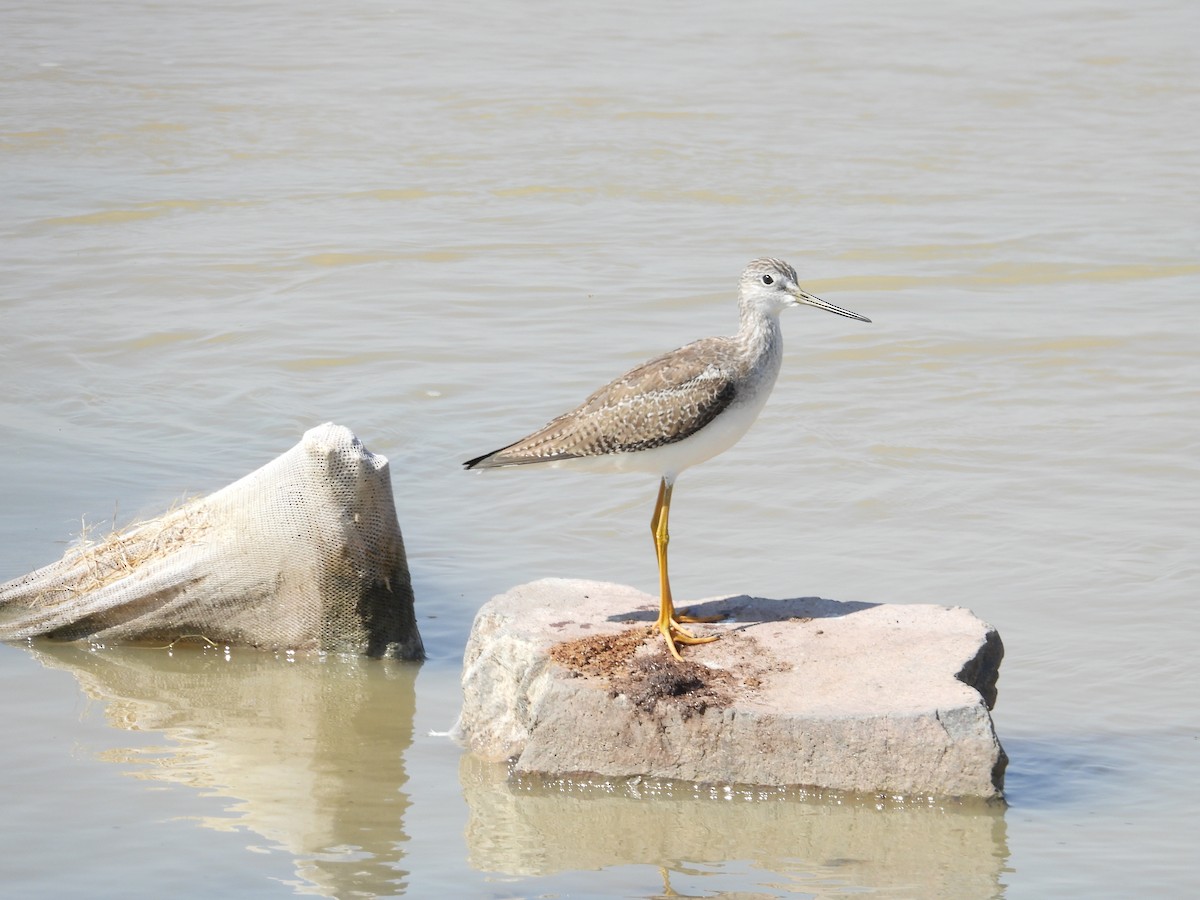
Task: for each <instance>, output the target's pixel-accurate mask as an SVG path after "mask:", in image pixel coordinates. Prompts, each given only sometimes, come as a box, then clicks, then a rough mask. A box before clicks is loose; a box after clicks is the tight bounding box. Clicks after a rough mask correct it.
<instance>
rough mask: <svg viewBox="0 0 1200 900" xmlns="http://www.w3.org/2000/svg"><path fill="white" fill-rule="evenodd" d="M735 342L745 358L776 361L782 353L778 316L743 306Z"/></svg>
mask: <svg viewBox="0 0 1200 900" xmlns="http://www.w3.org/2000/svg"><path fill="white" fill-rule="evenodd" d="M736 340H737V342H738V343H739V344H741V345H742V347H743V348H744V352H745V353H746V355H747V356H752V357H754V358H756V359H758V358H762V359H771V360H778V359H779V357H780V355H781V354H782V353H783V330H782V329H781V328H780V327H779V316H778V315H772V314H771V313H768V312H766V311H764V310H762V309H759V308H757V307H754V306H749V305H747V306H743V307H742V308H741V323H740V325H739V326H738V333H737V338H736Z"/></svg>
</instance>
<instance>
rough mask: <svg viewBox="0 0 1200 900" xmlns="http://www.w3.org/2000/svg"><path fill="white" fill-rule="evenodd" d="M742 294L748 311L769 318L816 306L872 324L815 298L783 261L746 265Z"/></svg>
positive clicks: (856, 314) (760, 260)
mask: <svg viewBox="0 0 1200 900" xmlns="http://www.w3.org/2000/svg"><path fill="white" fill-rule="evenodd" d="M738 294H739V297H740V302H741V305H742V307H743V308H744V309H746V308H749V309H751V310H755V311H758V312H763V313H766V314H767V315H771V316H777V315H779V314H780V313H781V312H783V310H785V309H787V308H788V307H789V306H815V307H816V308H817V309H823V310H825V311H826V312H831V313H837V314H838V315H839V316H846V317H847V318H851V319H858V320H859V321H860V322H870V321H871V320H870V319H868V318H867V317H866V316H860V315H859V314H858V313H856V312H851V311H850V310H848V309H842V308H841V307H840V306H834V305H833V304H832V303H828V302H826V301H824V300H822V299H821V298H820V297H814V296H813V295H812V294H810V293H808V292H806V291H804V290H803V289H802V288H801V287H800V285H799V284H797V282H796V270H795V269H793V268H792V267H791V266H790V265H788V264H787V263H785V262H784V261H783V260H782V259H772V258H770V257H763V258H761V259H756V260H754V261H753V262H752V263H750V265H748V266H746V271H744V272H742V280H741V282H740V283H739V284H738Z"/></svg>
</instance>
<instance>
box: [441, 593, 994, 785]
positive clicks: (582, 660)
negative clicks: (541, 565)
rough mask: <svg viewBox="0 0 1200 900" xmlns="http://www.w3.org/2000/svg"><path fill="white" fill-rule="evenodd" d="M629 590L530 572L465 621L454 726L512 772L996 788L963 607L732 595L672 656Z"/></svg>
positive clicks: (987, 718) (976, 644)
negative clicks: (701, 639)
mask: <svg viewBox="0 0 1200 900" xmlns="http://www.w3.org/2000/svg"><path fill="white" fill-rule="evenodd" d="M657 606H658V601H657V600H656V599H655V598H652V597H649V596H647V595H646V594H643V593H641V592H640V591H637V590H635V589H633V588H629V587H625V586H623V585H616V584H603V583H599V582H592V581H578V580H564V579H543V580H541V581H537V582H533V583H532V584H525V585H521V586H519V587H516V588H513V589H512V590H510V591H508V592H507V593H505V594H502V595H500V596H498V597H494V598H493V599H492V600H490V601H488V603H486V604H485V605H484V606H483V607H482V608H481V609H480V611H479V614H478V615H477V616H476V618H475V624H474V626H473V628H472V630H471V638H470V641H469V642H468V644H467V648H466V653H465V657H464V671H463V711H462V716H461V718H460V720H459V725H458V728H457V730H456V736H458V737H459V738H461V739H462V740H463V741H464V742H465V743H466V744H467V746H468V747H469V748H470V749H471V750H473V751H474V752H476V753H478V754H479V755H480V756H482V757H484V758H485V759H492V760H503V759H510V758H511V759H515V771H516V772H518V773H527V774H530V773H540V774H543V775H559V774H571V773H578V772H591V773H596V774H600V775H606V776H611V777H631V776H635V775H645V776H650V777H656V778H673V779H677V780H681V781H698V782H706V783H716V784H729V783H733V784H752V785H791V786H808V787H817V788H824V789H830V788H833V789H838V790H844V791H855V792H860V793H874V792H876V791H879V792H884V793H888V794H904V795H906V796H909V797H913V796H942V797H981V798H989V799H995V798H998V797H999V796H1000V792H1001V788H1002V785H1003V778H1004V767H1005V764H1006V762H1007V758H1006V757H1005V755H1004V751H1003V750H1002V749H1001V747H1000V743H999V741H998V740H997V739H996V733H995V730H994V728H993V726H992V719H991V715H990V714H989V712H988V708H989V706H990V705H991V703H993V702H994V701H995V698H996V678H997V674H998V672H999V667H1000V660H1001V658H1002V657H1003V655H1004V650H1003V646H1002V645H1001V643H1000V638H999V635H997V634H996V632H995V630H994V629H992V628H991V627H990V626H988V625H987V624H985V623H984V622H981V621H980V620H979V619H977V618H976V617H975V616H973V615H972V614H971V613H970V611H968V610H965V609H961V608H955V609H950V608H947V607H942V606H931V605H904V606H893V605H886V604H872V603H838V602H835V601H833V600H823V599H820V598H816V597H807V598H801V599H793V600H762V599H757V598H751V597H731V598H727V599H721V600H713V601H708V602H703V603H700V604H699V605H698V606H693V607H692V611H693V612H695V613H698V614H700V615H712V614H717V615H719V616H721V617H722V618H721V621H719V622H717V623H716V624H713V625H708V626H697V628H702V629H703V630H704V631H705V633H706V634H707V633H713V634H721V635H722V637H721V639H720V640H718V641H716V642H715V643H707V644H700V645H697V646H689V647H687V648H686V650H685V653H684V655H685V661H684V662H682V663H681V662H677V661H674V660H672V659H671V658H670V657H669V656H667V654H666V653H665V651H664V649H663V646H662V640H661V638H659V637H657V636H654V637H651V635H652V634H654V632H653V629H651V628H650V627H648V624H647V623H648V622H652V621H653V619H654V617H655V616H656V614H657Z"/></svg>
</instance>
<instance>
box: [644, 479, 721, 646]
mask: <svg viewBox="0 0 1200 900" xmlns="http://www.w3.org/2000/svg"><path fill="white" fill-rule="evenodd" d="M674 487H675V485H674V483H673V482H669V481H667V479H666V478H663V480H662V482H661V483H660V484H659V486H658V502H657V503H655V505H654V516H653V517H652V518H651V519H650V533H651V535H653V536H654V553H655V555H656V556H657V557H658V586H659V589H660V591H661V594H662V604H661V606H660V607H659V611H658V621H657V622H655V623H654V627H655V628H657V629H658V630H659V631H660V632H661V633H662V636H663V639H664V640H666V642H667V649H668V650H670V651H671V655H672V656H674V657H675V658H676V659H678V660H680V661H682V659H683V657H682V656H680V655H679V648H678V647H676V642H678V643H680V644H707V643H708V642H709V641H715V640H716V639H717V636H716V635H712V636H710V637H696V635H694V634H692V633H691V632H690V631H688V630H687V629H686V628H684V627H683V626H682V625H680V624H679V619H678V618H676V616H675V603H674V601H673V600H672V599H671V580H670V578H669V577H668V575H667V544H668V543H670V541H671V535H670V534H669V533H668V531H667V520H668V518H669V517H670V514H671V491H672V490H674ZM690 621H698V620H695V619H692V620H690Z"/></svg>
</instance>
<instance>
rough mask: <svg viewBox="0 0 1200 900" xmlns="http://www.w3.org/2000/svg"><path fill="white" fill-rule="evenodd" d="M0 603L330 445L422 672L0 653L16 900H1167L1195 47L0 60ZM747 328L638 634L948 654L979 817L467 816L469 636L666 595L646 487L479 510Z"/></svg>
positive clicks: (40, 28) (21, 44)
mask: <svg viewBox="0 0 1200 900" xmlns="http://www.w3.org/2000/svg"><path fill="white" fill-rule="evenodd" d="M3 21H4V34H5V53H4V54H3V61H2V62H0V78H2V79H3V81H2V88H0V91H2V96H3V99H4V103H3V104H2V105H0V154H2V155H0V160H2V166H0V189H2V196H3V198H4V202H3V204H2V207H0V233H2V235H3V241H2V242H0V272H3V276H2V277H0V331H2V333H3V336H4V352H3V354H2V355H0V383H2V384H4V385H5V387H6V390H5V392H4V394H3V397H2V398H0V429H2V436H3V440H2V441H0V473H2V474H0V498H2V500H3V503H2V505H0V517H2V522H3V525H2V528H3V530H2V533H3V535H4V540H3V541H2V542H0V579H2V578H8V577H15V576H17V575H20V574H23V573H24V572H26V571H28V570H30V569H32V568H34V567H36V566H38V565H41V564H43V563H45V562H48V561H50V560H51V559H53V558H55V557H57V556H58V555H59V554H61V552H62V550H63V548H64V544H65V543H66V542H68V541H69V540H71V539H72V538H73V536H74V535H77V534H78V533H79V531H80V529H81V527H83V526H84V525H87V526H89V527H92V528H101V529H104V528H107V527H108V524H109V523H110V522H111V520H112V519H113V518H114V517H115V518H116V520H117V521H118V522H122V523H123V522H126V521H128V520H130V519H132V518H135V517H138V516H145V515H154V514H156V513H158V512H161V511H162V510H164V509H165V508H167V507H168V506H169V505H170V504H171V503H172V502H174V501H175V500H177V499H178V498H180V497H182V496H185V495H189V494H194V493H198V492H203V491H208V490H213V489H215V488H218V487H221V486H223V485H224V484H226V483H228V482H229V481H232V480H234V479H235V478H237V477H240V476H241V475H242V474H244V473H246V472H248V471H250V470H251V469H253V468H255V467H257V466H259V465H261V464H263V463H264V462H266V461H268V460H269V459H271V458H272V457H274V456H275V455H277V454H278V453H280V452H282V451H283V450H285V449H287V448H288V447H289V446H291V445H292V444H293V443H294V442H295V441H296V440H297V439H298V437H299V435H300V434H301V432H302V431H303V430H305V429H306V428H308V427H310V426H311V425H314V424H317V423H320V422H322V421H326V420H332V421H335V422H338V423H339V424H343V425H346V426H348V427H350V428H352V429H353V430H354V431H355V432H356V433H357V434H359V435H360V437H362V439H363V440H364V441H365V443H366V444H367V446H368V447H369V448H370V449H371V450H372V451H374V452H378V453H382V454H384V455H386V456H388V457H389V458H390V459H391V461H392V466H393V470H392V477H393V483H394V485H395V488H396V494H397V498H396V499H397V507H398V510H399V513H400V519H401V523H402V525H403V527H404V531H405V538H406V541H407V544H408V550H409V559H410V564H411V566H412V570H413V578H414V583H415V588H416V591H417V598H418V617H419V622H420V626H421V629H422V634H423V636H424V639H425V644H426V647H427V649H428V650H429V652H430V661H429V662H427V663H426V664H424V665H423V666H420V667H417V666H411V665H398V664H386V663H372V662H365V661H358V660H342V659H326V660H310V659H303V658H290V659H289V658H287V657H280V658H276V657H274V656H259V655H256V654H249V653H247V652H245V651H234V652H233V653H231V654H230V655H229V658H228V659H226V656H225V654H223V653H218V652H214V651H203V652H201V651H190V652H184V651H183V650H182V649H181V650H178V651H176V652H174V653H173V654H169V653H168V652H167V651H147V650H131V649H116V648H106V649H104V650H103V651H100V652H91V651H88V650H86V649H83V650H81V649H79V648H60V647H47V646H42V645H38V646H35V647H32V648H27V647H24V646H5V647H0V678H2V679H3V690H2V691H0V698H2V699H0V716H2V717H3V721H4V723H5V733H6V735H7V739H6V740H5V741H4V742H3V749H0V772H3V773H4V774H3V785H4V797H5V804H6V815H5V816H4V817H3V819H4V825H3V827H4V846H5V848H6V852H5V854H4V855H3V857H0V885H3V887H0V893H7V894H9V895H11V896H21V897H32V896H47V897H50V896H53V897H72V896H115V895H120V896H123V897H138V896H160V895H162V894H164V893H167V892H172V893H174V894H176V895H179V896H198V895H200V894H202V893H203V894H209V893H211V892H213V891H216V892H218V893H220V894H222V895H224V896H255V897H262V896H284V895H288V894H293V893H302V894H304V893H307V894H314V895H321V894H325V895H328V896H338V897H343V896H361V895H371V894H376V895H399V894H408V895H410V896H437V895H443V894H449V895H454V896H478V897H554V896H570V897H613V896H620V897H652V896H662V895H663V894H664V893H665V892H667V891H669V890H674V891H677V892H678V893H680V894H683V895H694V896H729V897H776V896H792V895H800V896H835V895H841V894H849V893H861V892H865V891H874V892H877V893H879V894H882V895H884V896H896V897H929V896H945V897H995V896H1005V897H1045V896H1085V895H1086V896H1095V897H1105V896H1110V897H1125V896H1130V895H1147V894H1150V895H1182V894H1185V893H1190V892H1194V891H1195V889H1196V887H1197V879H1196V876H1195V874H1194V866H1193V865H1192V864H1191V863H1190V862H1189V861H1190V860H1191V857H1192V854H1193V848H1192V846H1191V843H1190V841H1189V840H1188V839H1187V838H1186V837H1185V835H1189V834H1190V833H1191V827H1190V826H1191V820H1192V813H1193V810H1194V809H1195V807H1196V804H1197V802H1198V801H1200V789H1198V788H1197V785H1196V780H1195V777H1194V769H1195V762H1196V753H1197V730H1196V720H1197V715H1196V713H1197V708H1196V701H1195V697H1196V695H1197V688H1200V684H1198V679H1197V676H1196V671H1195V667H1194V665H1192V663H1191V658H1192V642H1193V636H1194V635H1195V634H1196V632H1197V626H1200V621H1198V613H1197V605H1196V604H1195V602H1194V599H1195V595H1196V588H1197V585H1198V584H1200V565H1198V564H1197V562H1196V554H1195V548H1196V546H1197V537H1198V536H1200V535H1198V534H1197V525H1196V523H1197V516H1196V500H1195V494H1196V490H1195V488H1196V484H1197V475H1198V474H1200V464H1198V462H1197V459H1198V458H1200V455H1198V453H1197V449H1198V448H1200V416H1198V415H1197V413H1198V412H1200V402H1198V401H1200V390H1198V389H1197V387H1196V385H1197V384H1200V354H1197V352H1196V347H1197V346H1200V343H1198V339H1200V324H1198V322H1197V317H1196V313H1195V302H1196V299H1197V293H1198V288H1200V261H1198V254H1197V249H1198V247H1197V245H1198V240H1197V238H1198V237H1200V226H1198V217H1197V213H1196V210H1197V209H1200V196H1198V194H1200V188H1198V187H1197V186H1198V185H1200V161H1198V160H1197V154H1196V150H1195V148H1196V146H1197V145H1200V124H1198V123H1200V91H1198V88H1197V85H1198V84H1200V62H1198V60H1197V54H1196V52H1195V48H1194V35H1195V34H1196V33H1197V27H1198V26H1200V13H1198V12H1197V10H1196V9H1195V8H1194V6H1193V5H1191V4H1188V3H1186V2H1183V0H1172V2H1161V3H1154V4H1142V5H1138V6H1137V7H1128V6H1127V5H1118V4H1113V3H1105V2H1100V0H1089V2H1083V0H1080V2H1062V3H1057V4H1053V5H1045V4H1033V3H1017V4H1008V5H1004V6H1001V7H996V6H994V5H993V6H987V7H985V6H974V5H971V6H966V5H962V4H950V3H945V4H942V3H934V2H929V3H921V4H917V5H916V6H913V5H909V7H906V8H905V9H904V10H903V11H900V10H882V9H880V8H878V7H875V6H872V5H867V4H864V5H862V6H855V5H846V4H833V3H828V4H821V3H814V4H807V5H805V6H804V7H803V8H797V7H794V6H791V5H787V4H771V3H755V2H749V3H740V4H737V5H730V6H728V7H717V6H715V5H714V6H713V8H697V7H696V6H695V5H694V4H689V5H683V4H679V5H675V4H659V5H654V6H652V7H645V8H643V7H638V8H636V9H635V8H633V7H630V8H625V9H622V8H618V7H615V6H612V5H599V6H596V5H591V4H582V3H572V4H568V5H566V6H564V5H563V4H556V5H553V6H551V5H549V4H537V3H528V4H523V5H521V6H520V7H519V8H516V7H513V6H510V5H504V4H492V5H479V4H475V5H471V6H466V5H462V6H459V5H454V4H451V5H446V4H443V5H441V6H437V7H430V8H421V9H416V8H407V7H404V6H391V5H385V4H371V3H360V4H354V5H350V6H342V7H338V8H337V9H336V10H334V9H333V8H332V7H327V6H324V5H321V4H312V3H303V2H302V3H287V4H284V3H269V2H253V3H245V4H226V5H221V6H212V5H204V6H200V7H184V6H179V5H166V6H161V5H151V4H143V3H139V2H129V3H56V4H52V5H40V6H32V5H27V6H11V7H8V8H6V9H5V10H4V12H3ZM762 254H773V255H778V256H782V257H784V258H785V259H788V260H789V261H791V262H792V263H793V264H795V265H796V266H797V268H798V269H799V270H800V273H801V281H802V284H803V285H804V286H805V287H806V288H807V289H809V290H811V291H813V292H814V293H817V294H818V295H821V296H824V297H826V298H827V299H829V300H831V301H832V302H835V303H838V304H839V305H842V306H846V307H848V308H851V309H854V310H857V311H859V312H862V313H863V314H865V315H868V316H870V317H871V318H872V319H873V320H874V323H873V324H871V325H863V324H861V323H856V322H852V321H849V320H845V319H840V318H837V317H834V316H829V315H822V314H819V313H816V312H814V311H804V310H799V311H792V312H790V313H788V314H786V315H785V320H784V323H783V326H784V333H785V341H786V347H785V362H784V369H783V373H782V375H781V377H780V381H779V383H778V385H777V387H776V389H775V394H774V396H773V397H772V399H771V402H770V403H769V404H768V406H767V409H766V411H765V412H764V414H763V416H762V418H761V420H760V421H759V423H758V424H757V425H756V426H755V428H754V429H752V430H751V432H750V434H749V435H748V436H747V437H746V438H745V439H744V440H743V442H742V443H741V444H739V445H738V447H737V448H735V449H734V450H732V451H730V452H729V453H728V454H726V455H724V456H722V457H720V458H718V459H715V460H713V461H712V462H710V463H707V464H706V465H704V466H703V467H700V468H698V469H696V470H693V471H689V472H688V473H686V474H685V475H684V476H683V477H682V478H681V479H680V482H679V485H678V487H677V490H676V494H675V502H674V504H673V516H672V526H673V528H672V537H673V541H672V545H671V550H672V574H673V576H674V578H673V580H674V586H675V589H676V593H677V595H678V596H680V597H683V598H700V597H710V596H716V595H721V594H730V593H743V592H746V593H753V594H758V595H762V596H776V597H787V596H796V595H799V594H809V595H810V594H820V595H822V596H826V597H832V598H835V599H838V600H865V601H871V602H879V601H887V602H904V603H907V602H935V603H948V604H961V605H965V606H969V607H970V608H971V609H973V610H974V611H975V612H976V613H977V614H978V615H979V616H981V617H982V618H984V619H986V620H987V621H989V622H991V623H992V624H994V625H995V626H996V627H997V628H998V629H999V631H1000V633H1001V635H1002V636H1003V638H1004V641H1005V645H1006V648H1007V657H1006V660H1005V664H1004V667H1003V669H1002V672H1001V680H1000V701H999V705H998V707H997V709H996V711H995V718H996V725H997V729H998V732H999V734H1000V737H1001V740H1002V741H1003V743H1004V745H1005V748H1006V750H1007V751H1008V753H1009V755H1010V757H1011V759H1012V762H1011V765H1010V767H1009V775H1008V782H1007V793H1008V797H1009V801H1010V804H1011V805H1010V806H1009V808H1008V809H1007V810H994V809H975V808H971V807H961V806H958V805H954V804H944V803H934V804H927V803H919V804H912V803H905V802H899V801H894V800H892V799H890V798H884V799H882V800H879V801H876V800H874V799H873V798H860V799H852V798H829V797H808V798H806V799H796V798H779V797H774V796H763V797H748V798H747V797H743V796H733V797H730V798H728V799H727V798H725V797H724V796H720V795H719V796H716V797H712V796H709V794H708V793H707V792H704V791H701V792H699V793H698V794H697V795H696V796H693V795H692V793H691V792H689V791H688V789H687V787H686V786H675V787H674V788H672V789H667V788H663V787H662V786H654V785H647V786H644V787H636V786H635V787H633V788H631V787H629V786H626V785H605V784H600V785H586V784H573V785H565V786H564V785H526V784H508V783H506V782H504V781H503V780H502V779H501V778H500V777H499V775H498V773H496V772H495V771H494V770H490V769H488V768H487V767H480V766H478V765H477V764H475V763H474V762H473V761H471V760H470V759H465V758H463V757H462V756H461V754H460V752H459V750H458V749H457V748H456V747H455V746H454V745H452V744H451V743H449V742H448V741H447V740H446V739H445V738H443V737H438V736H436V735H432V734H431V732H436V731H441V730H445V729H446V728H447V727H448V726H449V725H450V724H451V723H452V721H453V718H454V715H455V713H456V710H457V705H458V692H457V675H458V663H459V661H460V659H461V653H462V648H463V644H464V643H465V640H466V635H467V631H468V629H469V626H470V620H471V617H472V615H473V614H474V611H475V610H476V609H477V607H478V605H479V604H480V603H481V602H482V601H483V600H484V599H486V598H487V597H488V596H490V595H491V594H493V593H496V592H498V591H500V590H503V589H505V588H507V587H509V586H511V585H513V584H517V583H520V582H523V581H527V580H531V579H534V578H537V577H541V576H545V575H562V576H579V577H590V578H600V579H605V580H611V581H617V582H623V583H629V584H635V585H639V586H641V587H643V588H652V587H653V585H654V583H655V574H654V572H655V570H654V557H653V553H652V552H651V547H650V540H649V536H648V534H647V530H648V529H647V525H648V522H649V516H650V512H651V508H652V505H653V499H654V497H653V495H654V489H655V486H654V484H653V483H650V482H647V481H646V480H645V479H644V478H641V477H638V476H625V477H607V478H602V477H598V476H587V475H576V474H570V473H558V472H544V473H534V472H521V473H513V474H508V475H503V474H501V475H496V476H495V477H491V476H488V477H483V476H481V477H471V476H468V475H466V474H464V473H462V472H460V471H459V470H458V465H457V464H458V462H460V461H461V460H463V459H466V458H468V457H470V456H474V455H477V454H479V453H482V452H485V451H487V450H490V449H493V448H494V447H496V446H499V445H500V444H502V443H505V442H507V441H509V440H512V439H514V438H516V437H518V436H520V435H521V434H523V433H525V432H526V431H528V430H531V429H532V428H533V427H536V426H538V425H540V424H541V423H542V422H544V421H545V420H546V419H548V418H549V417H550V416H552V415H554V414H556V413H558V412H560V411H562V410H563V409H565V408H567V407H568V406H570V405H571V404H573V403H574V402H577V401H578V400H579V399H581V398H582V397H583V396H584V395H585V394H586V393H587V392H588V391H590V390H591V389H592V388H594V387H596V386H598V385H599V384H601V383H603V382H604V381H605V380H607V379H608V378H611V377H612V376H614V375H616V374H619V373H620V372H621V371H623V370H624V369H625V368H626V367H627V366H629V365H632V364H634V363H636V362H639V361H641V360H642V359H644V358H646V357H648V356H649V355H651V354H653V353H657V352H660V351H662V350H665V349H669V348H670V347H673V346H677V345H678V344H680V343H683V342H684V341H687V340H691V339H693V338H696V337H700V336H703V335H706V334H713V333H725V332H728V331H730V330H732V328H733V327H734V325H735V318H734V311H733V307H732V299H731V298H732V291H733V286H734V284H735V282H736V277H737V274H738V273H739V272H740V270H741V267H742V266H743V265H744V264H745V262H746V261H747V260H748V259H750V258H752V257H754V256H758V255H762Z"/></svg>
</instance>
